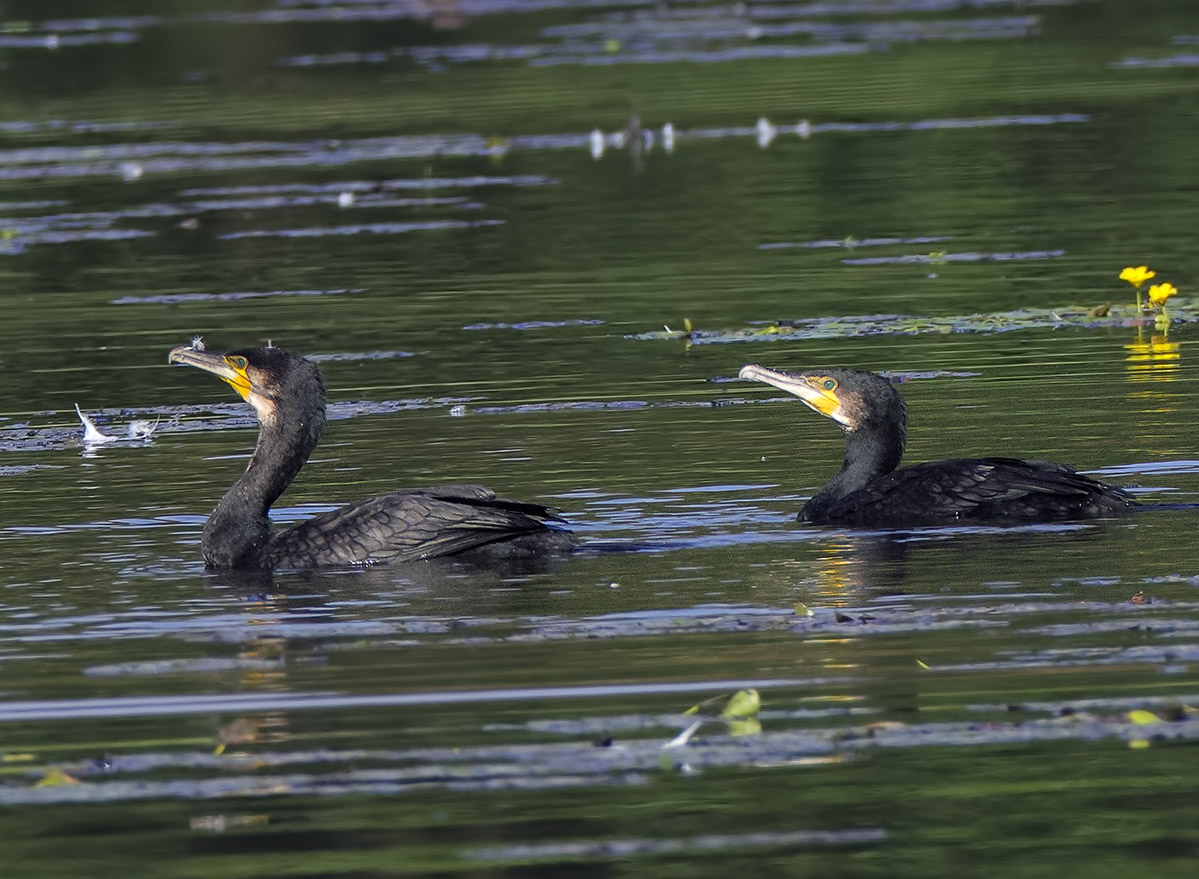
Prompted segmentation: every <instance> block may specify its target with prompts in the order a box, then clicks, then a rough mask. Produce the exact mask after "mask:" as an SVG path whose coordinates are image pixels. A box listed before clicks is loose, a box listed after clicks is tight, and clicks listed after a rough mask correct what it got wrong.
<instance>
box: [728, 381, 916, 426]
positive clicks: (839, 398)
mask: <svg viewBox="0 0 1199 879" xmlns="http://www.w3.org/2000/svg"><path fill="white" fill-rule="evenodd" d="M739 377H740V378H741V379H742V380H743V381H759V382H765V383H766V384H768V385H773V386H774V387H776V388H778V389H779V390H782V391H786V392H787V393H788V394H794V395H795V396H796V397H799V399H800V400H802V401H803V402H804V403H805V404H806V405H807V406H808V407H810V408H812V409H815V410H816V411H817V412H819V413H820V414H821V415H823V416H825V417H826V418H831V419H832V420H833V421H835V422H837V424H839V425H841V429H842V430H844V431H846V432H849V433H853V432H854V431H858V430H861V429H863V428H874V429H877V428H879V427H882V426H885V425H894V424H895V423H896V422H898V424H899V426H900V428H901V430H902V428H903V425H904V423H905V420H906V417H905V415H904V403H903V397H901V396H900V395H899V391H897V390H895V387H894V386H893V385H892V384H891V382H889V381H888V380H887V379H885V378H883V377H882V376H881V375H876V374H875V373H873V372H862V371H860V370H857V369H814V370H810V371H808V372H785V371H783V370H781V369H767V368H766V367H764V366H758V365H756V364H750V365H748V366H743V367H741V373H740V375H739Z"/></svg>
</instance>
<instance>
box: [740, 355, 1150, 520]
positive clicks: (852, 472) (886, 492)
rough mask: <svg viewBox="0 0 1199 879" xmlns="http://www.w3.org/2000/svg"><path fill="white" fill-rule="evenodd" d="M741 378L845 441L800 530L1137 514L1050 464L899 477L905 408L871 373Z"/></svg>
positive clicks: (936, 469) (970, 466) (945, 466)
mask: <svg viewBox="0 0 1199 879" xmlns="http://www.w3.org/2000/svg"><path fill="white" fill-rule="evenodd" d="M741 378H742V379H745V380H747V381H760V382H765V383H766V384H769V385H773V386H774V387H776V388H780V389H781V390H784V391H786V392H787V393H789V394H794V395H795V396H796V397H798V398H799V399H800V400H801V401H803V402H804V403H805V404H807V405H808V406H809V407H810V408H812V409H814V410H815V411H817V412H819V413H820V414H821V415H824V416H825V417H827V418H831V419H832V420H833V421H835V422H836V423H837V424H838V425H839V426H840V427H841V430H842V431H843V432H844V433H845V439H846V443H845V463H844V464H843V465H842V466H841V470H840V471H839V472H838V473H837V475H836V476H834V477H833V478H832V479H831V480H830V481H829V483H828V485H826V486H825V487H824V488H823V489H821V490H820V492H819V493H818V494H816V496H815V497H813V498H812V499H811V500H809V501H808V502H807V504H805V505H804V508H803V510H802V511H801V512H800V514H799V521H801V522H811V523H812V524H815V525H850V526H853V525H859V526H872V527H884V528H902V527H909V526H914V525H946V524H952V523H957V522H992V523H1017V522H1051V521H1065V520H1071V519H1089V518H1094V517H1098V516H1114V515H1118V514H1120V513H1123V512H1126V511H1127V510H1129V509H1130V508H1132V507H1133V506H1135V503H1134V502H1133V500H1132V498H1131V497H1130V496H1129V495H1128V494H1127V493H1126V492H1124V491H1123V490H1121V489H1119V488H1116V487H1114V486H1111V485H1107V484H1105V483H1102V482H1096V481H1095V480H1094V479H1090V478H1088V477H1086V476H1083V475H1081V474H1079V473H1076V472H1075V471H1074V470H1071V469H1070V468H1069V467H1066V466H1065V465H1063V464H1055V463H1053V462H1052V461H1024V460H1020V459H1016V458H955V459H952V460H948V461H930V462H929V463H927V464H917V465H915V466H913V467H904V468H903V469H898V470H897V469H896V468H897V467H899V462H900V459H901V458H902V457H903V448H904V442H905V439H906V435H907V414H906V407H905V406H904V402H903V398H902V397H901V396H900V395H899V392H898V391H897V390H895V388H894V386H892V384H891V383H890V382H889V381H887V380H886V379H885V378H883V377H882V376H879V375H875V374H874V373H872V372H859V371H858V370H856V369H821V370H814V371H812V372H783V371H781V370H773V369H766V368H765V367H762V366H752V365H751V366H746V367H743V368H742V370H741Z"/></svg>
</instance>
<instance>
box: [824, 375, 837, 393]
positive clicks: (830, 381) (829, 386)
mask: <svg viewBox="0 0 1199 879" xmlns="http://www.w3.org/2000/svg"><path fill="white" fill-rule="evenodd" d="M824 389H825V390H826V391H835V390H836V389H837V380H836V379H835V378H826V379H825V380H824Z"/></svg>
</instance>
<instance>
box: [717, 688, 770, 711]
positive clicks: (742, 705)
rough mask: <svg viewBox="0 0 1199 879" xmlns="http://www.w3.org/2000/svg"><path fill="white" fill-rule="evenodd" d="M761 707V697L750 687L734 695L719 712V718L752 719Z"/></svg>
mask: <svg viewBox="0 0 1199 879" xmlns="http://www.w3.org/2000/svg"><path fill="white" fill-rule="evenodd" d="M761 707H762V697H761V696H759V695H758V691H757V690H755V689H753V688H752V687H750V688H749V689H746V690H738V691H737V692H736V693H734V694H733V695H732V696H731V697H730V698H729V701H728V704H727V705H725V706H724V709H723V710H722V711H721V712H720V716H721V717H754V716H755V715H756V714H757V713H758V711H759V709H761Z"/></svg>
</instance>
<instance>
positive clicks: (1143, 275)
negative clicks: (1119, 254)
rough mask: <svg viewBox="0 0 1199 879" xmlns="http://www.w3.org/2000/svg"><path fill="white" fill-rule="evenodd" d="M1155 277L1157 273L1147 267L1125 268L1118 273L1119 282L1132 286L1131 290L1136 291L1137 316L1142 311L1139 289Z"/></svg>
mask: <svg viewBox="0 0 1199 879" xmlns="http://www.w3.org/2000/svg"><path fill="white" fill-rule="evenodd" d="M1155 277H1157V272H1155V271H1153V270H1151V269H1150V268H1149V266H1125V267H1124V271H1122V272H1120V280H1121V281H1127V282H1128V283H1130V284H1132V287H1133V289H1134V290H1136V291H1137V314H1140V313H1141V311H1142V310H1143V306H1142V304H1141V288H1142V287H1144V286H1145V282H1146V281H1148V280H1149V279H1150V278H1155Z"/></svg>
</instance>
